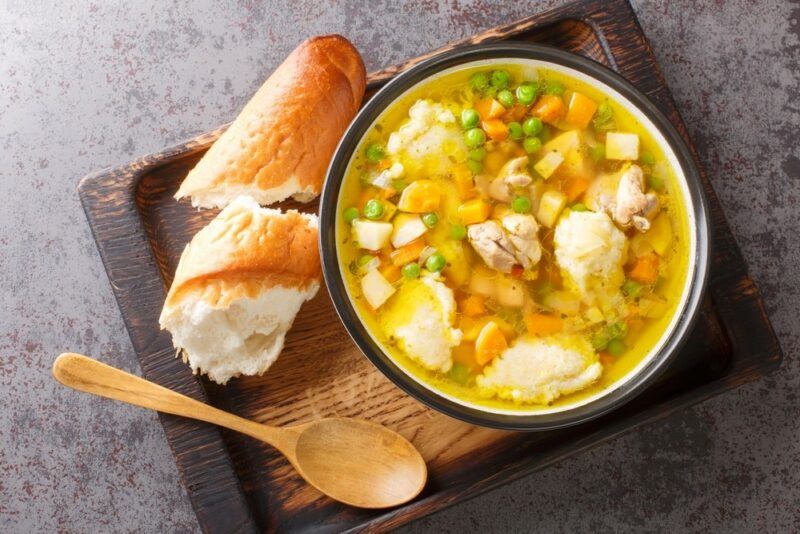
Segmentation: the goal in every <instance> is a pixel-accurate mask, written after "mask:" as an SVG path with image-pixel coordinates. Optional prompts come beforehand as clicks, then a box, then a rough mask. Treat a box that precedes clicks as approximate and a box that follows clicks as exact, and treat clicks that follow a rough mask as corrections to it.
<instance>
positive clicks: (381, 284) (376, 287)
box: [361, 269, 395, 310]
mask: <svg viewBox="0 0 800 534" xmlns="http://www.w3.org/2000/svg"><path fill="white" fill-rule="evenodd" d="M361 292H362V293H363V294H364V298H365V299H366V300H367V302H368V303H369V305H370V306H372V308H373V309H376V310H377V309H378V308H380V307H381V306H382V305H383V303H384V302H386V301H387V300H388V299H389V297H391V296H392V295H393V294H394V292H395V288H394V286H393V285H392V284H390V283H389V282H388V281H387V280H386V278H384V277H383V275H382V274H381V273H380V271H378V270H377V269H373V270H372V271H370V272H368V273H367V274H365V275H364V276H363V277H362V278H361Z"/></svg>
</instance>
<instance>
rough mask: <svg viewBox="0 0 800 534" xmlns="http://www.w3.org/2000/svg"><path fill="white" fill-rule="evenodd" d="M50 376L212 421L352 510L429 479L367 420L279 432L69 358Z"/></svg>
mask: <svg viewBox="0 0 800 534" xmlns="http://www.w3.org/2000/svg"><path fill="white" fill-rule="evenodd" d="M53 376H55V378H56V379H57V380H58V381H59V382H61V383H62V384H64V385H65V386H69V387H71V388H73V389H77V390H79V391H85V392H87V393H93V394H95V395H99V396H101V397H106V398H109V399H116V400H119V401H122V402H127V403H128V404H134V405H136V406H141V407H143V408H150V409H151V410H158V411H160V412H164V413H170V414H173V415H181V416H183V417H189V418H191V419H197V420H200V421H205V422H207V423H213V424H215V425H219V426H223V427H225V428H229V429H231V430H235V431H237V432H241V433H243V434H246V435H248V436H251V437H253V438H256V439H259V440H261V441H264V442H265V443H268V444H270V445H272V446H273V447H275V448H276V449H278V450H279V451H280V452H281V453H283V455H284V456H286V458H287V459H288V460H289V462H290V463H291V464H292V465H293V466H294V468H295V469H296V470H297V472H298V473H300V475H301V476H302V477H303V478H304V479H305V480H306V482H308V483H309V484H311V485H312V486H314V487H315V488H317V489H318V490H319V491H321V492H322V493H324V494H325V495H328V496H329V497H331V498H333V499H336V500H337V501H341V502H343V503H345V504H350V505H352V506H358V507H360V508H388V507H391V506H397V505H400V504H403V503H405V502H408V501H410V500H411V499H413V498H414V497H416V496H417V495H418V494H419V492H420V491H422V488H423V487H424V486H425V481H426V480H427V478H428V470H427V467H426V465H425V460H424V459H423V458H422V455H420V453H419V451H417V449H415V448H414V446H413V445H412V444H411V443H410V442H409V441H408V440H407V439H405V438H404V437H403V436H401V435H400V434H398V433H397V432H394V431H392V430H389V429H388V428H386V427H384V426H381V425H378V424H376V423H370V422H369V421H363V420H360V419H349V418H346V417H330V418H326V419H319V420H316V421H311V422H309V423H303V424H300V425H296V426H290V427H285V428H280V427H274V426H268V425H262V424H260V423H256V422H254V421H249V420H247V419H243V418H241V417H239V416H236V415H233V414H231V413H228V412H224V411H222V410H219V409H217V408H214V407H212V406H209V405H207V404H204V403H202V402H200V401H197V400H195V399H192V398H189V397H187V396H185V395H181V394H180V393H176V392H174V391H172V390H169V389H167V388H165V387H162V386H159V385H158V384H155V383H153V382H149V381H147V380H144V379H143V378H139V377H138V376H134V375H132V374H129V373H126V372H125V371H121V370H119V369H115V368H114V367H111V366H109V365H106V364H104V363H100V362H98V361H97V360H93V359H92V358H89V357H88V356H83V355H81V354H74V353H64V354H62V355H60V356H59V357H58V358H56V361H55V362H54V363H53Z"/></svg>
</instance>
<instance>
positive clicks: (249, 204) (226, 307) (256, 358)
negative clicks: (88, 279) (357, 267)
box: [159, 197, 321, 384]
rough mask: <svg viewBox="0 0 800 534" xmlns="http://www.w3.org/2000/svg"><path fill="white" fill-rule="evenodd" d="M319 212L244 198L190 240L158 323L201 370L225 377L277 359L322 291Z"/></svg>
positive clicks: (253, 370)
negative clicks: (269, 206) (284, 209)
mask: <svg viewBox="0 0 800 534" xmlns="http://www.w3.org/2000/svg"><path fill="white" fill-rule="evenodd" d="M317 234H318V223H317V217H316V216H315V215H307V214H303V213H298V212H297V211H294V210H290V211H287V212H286V213H282V212H281V211H280V210H274V209H267V208H261V207H260V206H259V205H258V204H257V203H256V202H255V201H254V200H253V199H251V198H246V197H241V198H238V199H236V200H234V201H233V202H232V203H231V204H229V205H228V207H226V208H225V209H224V210H223V211H222V212H221V213H220V214H219V215H218V216H217V217H216V218H215V219H214V220H212V221H211V222H210V223H209V224H208V226H206V227H205V228H203V229H202V230H200V232H198V233H197V235H195V237H194V238H193V239H192V241H191V242H190V243H189V244H188V245H187V246H186V249H185V250H184V252H183V254H182V255H181V260H180V262H179V264H178V268H177V270H176V273H175V280H174V282H173V284H172V286H171V287H170V290H169V293H168V294H167V298H166V301H165V303H164V308H163V309H162V312H161V317H160V319H159V323H160V325H161V328H162V329H166V330H168V331H169V332H170V333H171V334H172V341H173V345H174V346H175V347H176V348H177V349H178V350H179V351H180V352H181V353H182V354H183V357H184V360H185V361H187V363H188V364H189V365H190V366H191V368H192V370H193V371H194V372H196V373H197V372H199V373H203V374H206V375H208V377H209V378H210V379H211V380H213V381H215V382H217V383H219V384H225V383H226V382H228V380H230V379H231V378H232V377H235V376H239V375H242V374H243V375H257V374H262V373H263V372H265V371H266V370H267V369H269V367H270V366H271V365H272V364H273V363H274V362H275V360H276V359H277V358H278V355H279V354H280V352H281V350H282V349H283V345H284V340H285V337H286V332H288V331H289V329H290V328H291V326H292V323H293V321H294V318H295V316H296V315H297V313H298V311H299V310H300V307H301V306H302V304H303V303H304V302H305V301H307V300H310V299H312V298H313V297H314V296H315V295H316V293H317V291H318V290H319V286H320V280H321V274H320V262H319V253H318V250H317Z"/></svg>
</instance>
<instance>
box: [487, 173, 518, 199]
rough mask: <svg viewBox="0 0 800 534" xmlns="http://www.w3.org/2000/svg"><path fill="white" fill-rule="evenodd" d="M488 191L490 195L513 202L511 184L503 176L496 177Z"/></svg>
mask: <svg viewBox="0 0 800 534" xmlns="http://www.w3.org/2000/svg"><path fill="white" fill-rule="evenodd" d="M488 193H489V196H490V197H492V198H493V199H495V200H499V201H500V202H511V199H512V198H513V197H512V191H511V186H509V185H508V184H507V183H506V181H505V180H503V179H502V178H495V179H494V180H492V181H491V182H490V183H489V189H488Z"/></svg>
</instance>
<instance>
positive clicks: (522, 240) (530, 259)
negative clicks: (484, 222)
mask: <svg viewBox="0 0 800 534" xmlns="http://www.w3.org/2000/svg"><path fill="white" fill-rule="evenodd" d="M502 223H503V228H504V229H505V230H506V232H508V239H509V241H511V244H512V245H514V249H515V250H514V256H515V257H516V258H517V261H518V262H519V264H520V265H522V267H523V268H525V269H530V268H531V267H533V266H535V265H536V264H537V263H539V260H540V259H541V257H542V247H541V245H540V244H539V238H538V237H537V235H536V232H538V231H539V225H538V224H537V223H536V219H534V218H533V215H521V214H514V215H506V216H505V217H503V221H502Z"/></svg>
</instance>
